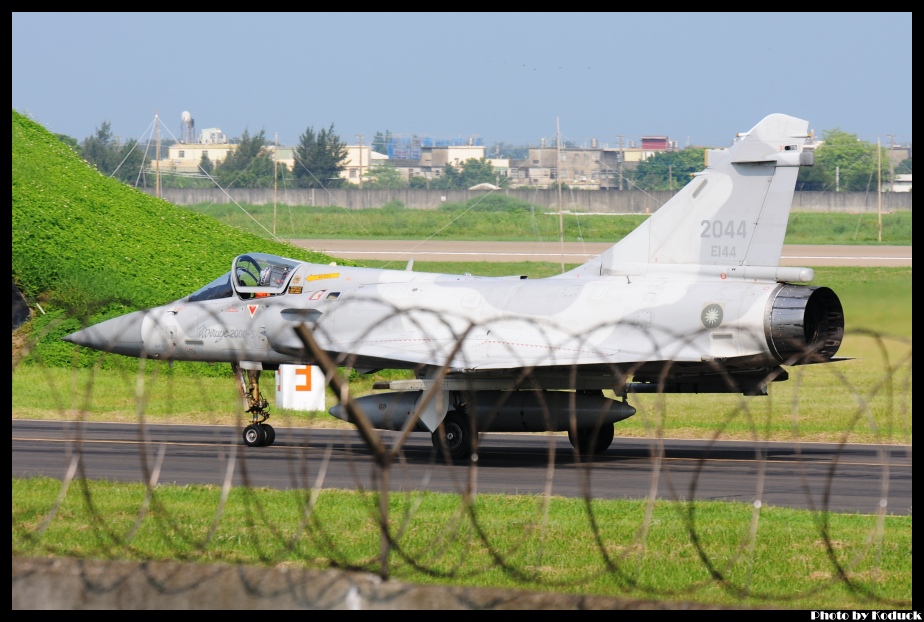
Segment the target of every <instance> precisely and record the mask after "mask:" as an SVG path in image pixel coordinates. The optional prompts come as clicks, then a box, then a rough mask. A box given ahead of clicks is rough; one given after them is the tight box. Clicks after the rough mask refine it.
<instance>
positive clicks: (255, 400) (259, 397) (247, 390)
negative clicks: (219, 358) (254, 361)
mask: <svg viewBox="0 0 924 622" xmlns="http://www.w3.org/2000/svg"><path fill="white" fill-rule="evenodd" d="M231 369H232V371H233V372H234V377H235V380H236V381H237V386H238V389H240V391H241V397H242V398H243V400H244V407H245V409H246V412H248V413H250V415H251V417H252V419H251V423H250V425H248V426H247V427H245V428H244V433H243V438H244V444H245V445H247V446H248V447H269V446H270V445H272V444H273V443H274V442H276V430H274V429H273V426H271V425H270V424H268V423H264V422H265V421H266V420H267V419H269V416H270V415H269V402H268V401H266V398H264V397H263V394H262V393H260V370H258V369H257V370H252V369H248V370H247V384H248V385H249V386H248V387H245V386H244V375H243V370H242V369H241V367H240V365H238V364H237V363H231Z"/></svg>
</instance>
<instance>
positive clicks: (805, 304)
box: [764, 284, 844, 365]
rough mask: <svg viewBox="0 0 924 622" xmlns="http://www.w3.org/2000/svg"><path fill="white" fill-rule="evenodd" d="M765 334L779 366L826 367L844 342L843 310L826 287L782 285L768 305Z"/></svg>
mask: <svg viewBox="0 0 924 622" xmlns="http://www.w3.org/2000/svg"><path fill="white" fill-rule="evenodd" d="M764 334H765V335H766V337H767V345H768V346H769V347H770V352H772V353H773V355H774V356H775V357H776V358H777V359H778V360H779V361H780V363H783V364H785V365H805V364H809V363H824V362H827V361H830V360H831V359H832V358H833V357H834V355H835V354H837V350H838V348H840V345H841V341H842V340H843V338H844V308H843V307H842V306H841V301H840V299H839V298H838V297H837V295H836V294H835V293H834V291H833V290H831V289H829V288H827V287H806V286H804V285H789V284H784V285H780V287H778V288H777V290H776V292H775V294H774V296H772V297H771V299H770V301H769V302H768V304H767V311H766V314H765V316H764Z"/></svg>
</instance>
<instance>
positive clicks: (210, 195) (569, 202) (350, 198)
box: [146, 188, 912, 214]
mask: <svg viewBox="0 0 924 622" xmlns="http://www.w3.org/2000/svg"><path fill="white" fill-rule="evenodd" d="M146 192H148V193H149V194H153V193H154V190H153V189H147V190H146ZM487 194H503V195H506V196H511V197H517V198H520V199H522V200H524V201H528V202H529V203H532V204H535V205H539V206H542V207H543V208H547V209H558V192H557V191H556V190H539V189H536V190H529V189H525V188H524V189H517V190H497V191H494V192H493V193H489V192H487V191H483V190H481V191H473V190H416V189H415V190H411V189H405V190H367V189H363V190H358V189H349V190H345V189H335V190H322V189H314V188H298V189H289V190H280V191H278V193H277V194H276V202H277V204H279V205H311V206H331V205H334V206H338V207H344V208H346V209H364V208H378V207H382V206H384V205H385V204H387V203H390V202H393V201H398V202H400V203H402V204H403V205H404V206H406V207H408V208H410V209H435V208H436V207H438V206H439V205H441V204H442V203H444V202H449V203H464V202H465V201H468V200H469V199H473V198H477V197H483V196H485V195H487ZM162 196H163V198H164V199H165V200H167V201H169V202H170V203H173V204H174V205H194V204H198V203H217V204H224V203H232V202H236V203H240V204H243V205H272V204H273V190H272V189H271V188H266V189H264V188H241V189H231V190H227V191H225V190H221V189H218V188H205V189H193V188H165V189H163V191H162ZM671 196H672V193H671V192H668V191H663V192H641V191H637V190H622V191H620V190H575V191H564V192H563V193H562V207H563V209H565V210H569V211H571V212H599V213H611V214H644V213H650V212H654V211H656V210H657V209H658V208H659V207H660V206H661V205H662V204H664V203H665V202H666V201H667V200H668V199H669V198H670V197H671ZM911 197H912V194H911V193H910V192H908V193H903V192H896V193H883V195H882V210H883V212H899V211H911ZM232 199H233V201H232ZM792 206H793V209H794V210H797V211H813V212H850V213H857V212H877V211H878V209H879V207H878V197H877V195H876V193H875V192H872V193H866V192H796V193H795V197H794V198H793V204H792Z"/></svg>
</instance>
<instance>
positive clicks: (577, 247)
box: [290, 240, 911, 268]
mask: <svg viewBox="0 0 924 622" xmlns="http://www.w3.org/2000/svg"><path fill="white" fill-rule="evenodd" d="M290 241H291V242H292V243H293V244H295V245H296V246H300V247H302V248H307V249H310V250H314V251H318V252H321V253H325V254H327V255H331V256H333V257H342V258H344V259H353V260H363V259H378V260H394V261H396V262H401V263H406V262H407V261H408V260H409V259H414V260H415V261H490V262H501V261H542V262H553V263H557V262H560V261H562V259H563V258H564V262H565V263H567V264H576V263H583V262H585V261H587V260H588V259H590V258H591V257H594V256H596V255H599V254H600V253H602V252H603V251H605V250H606V249H608V248H609V247H610V246H612V244H610V243H608V242H603V243H599V242H597V243H581V242H566V243H565V244H564V245H562V244H561V243H559V242H494V241H455V240H290ZM780 264H781V265H784V266H807V267H816V266H886V267H909V268H910V267H911V247H910V246H863V245H857V246H834V245H800V244H787V245H786V246H784V247H783V257H782V259H781V260H780Z"/></svg>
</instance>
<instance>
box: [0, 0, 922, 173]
mask: <svg viewBox="0 0 924 622" xmlns="http://www.w3.org/2000/svg"><path fill="white" fill-rule="evenodd" d="M12 24H13V72H12V73H13V89H12V92H13V109H14V110H16V111H17V112H20V113H23V114H25V115H27V116H29V117H30V118H32V119H34V120H35V121H37V122H39V123H41V124H42V125H43V126H44V127H45V128H46V129H48V130H49V131H51V132H53V133H56V134H66V135H68V136H72V137H74V138H76V139H77V140H83V139H84V138H86V137H88V136H91V135H93V134H95V133H96V130H97V129H98V128H99V127H101V126H102V124H103V123H105V122H108V123H109V124H110V127H111V131H112V133H113V134H114V135H116V136H119V137H122V138H125V139H129V138H135V139H138V140H141V141H145V140H148V139H150V138H151V136H152V135H153V127H154V119H155V116H156V118H158V119H159V120H160V124H161V128H162V129H161V136H162V137H163V138H179V136H180V132H181V128H182V123H181V116H182V113H183V112H184V111H186V112H189V113H190V114H191V116H192V118H193V119H194V121H195V128H196V131H197V133H198V132H199V131H201V130H203V129H206V128H220V129H221V131H222V132H223V133H224V134H225V135H226V136H228V137H239V136H240V135H241V134H242V133H243V132H244V131H247V132H249V133H250V134H251V135H253V134H255V133H257V132H259V131H261V130H262V131H264V132H265V135H266V137H267V139H268V140H269V141H270V142H272V141H273V140H278V142H279V144H280V145H284V146H291V145H295V144H297V142H298V140H299V137H300V136H301V135H302V134H303V133H304V132H305V131H306V130H307V129H309V128H311V129H313V130H315V131H320V130H321V129H328V128H329V127H330V126H331V125H333V127H334V133H335V134H337V135H338V136H339V137H340V139H341V140H342V141H344V142H346V143H348V144H358V143H359V142H360V141H362V142H363V143H364V144H368V143H369V142H371V140H372V138H373V136H374V135H375V133H376V132H385V131H389V132H391V133H392V134H393V135H396V136H405V137H411V136H419V137H431V138H435V139H460V138H462V139H468V138H475V139H477V140H480V141H481V142H482V144H484V145H485V146H486V147H488V148H489V150H488V153H487V154H486V155H488V156H489V157H490V156H492V155H494V154H493V153H491V152H490V147H492V146H494V145H495V144H496V143H507V144H510V145H514V146H523V145H538V144H540V141H541V140H542V139H546V140H548V141H551V140H554V137H555V136H556V134H557V133H558V132H560V134H561V137H562V138H563V139H564V140H566V141H571V142H573V143H575V144H576V145H578V146H590V144H591V141H593V140H596V141H597V143H598V145H599V146H609V147H616V146H618V145H619V142H620V137H622V138H621V139H622V141H623V144H625V145H626V146H629V145H630V143H632V142H633V141H634V142H636V143H638V142H639V141H640V139H641V137H642V136H668V137H669V139H670V140H672V141H676V142H677V144H678V146H680V147H685V146H688V145H695V146H710V147H725V146H728V145H729V144H731V142H732V140H733V138H734V135H735V134H736V133H737V132H746V131H748V130H749V129H750V128H751V127H753V126H754V125H756V124H757V123H758V122H759V121H760V120H761V119H762V118H764V117H765V116H767V115H768V114H772V113H784V114H789V115H792V116H795V117H799V118H802V119H806V120H808V122H809V127H810V128H811V129H812V130H814V131H815V132H816V134H818V135H819V136H820V135H821V134H822V132H824V131H826V130H834V129H838V130H842V131H844V132H849V133H851V134H856V135H857V137H858V138H859V139H861V140H866V141H870V142H876V141H877V140H880V141H882V143H883V144H884V145H885V144H888V143H889V141H890V140H891V141H894V142H895V143H896V144H909V143H910V142H911V139H912V137H911V75H912V74H911V13H910V12H908V13H841V12H838V13H802V12H784V13H618V12H617V13H477V12H475V13H170V12H165V13H54V12H41V13H22V12H13V13H12ZM550 144H551V143H550Z"/></svg>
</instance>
